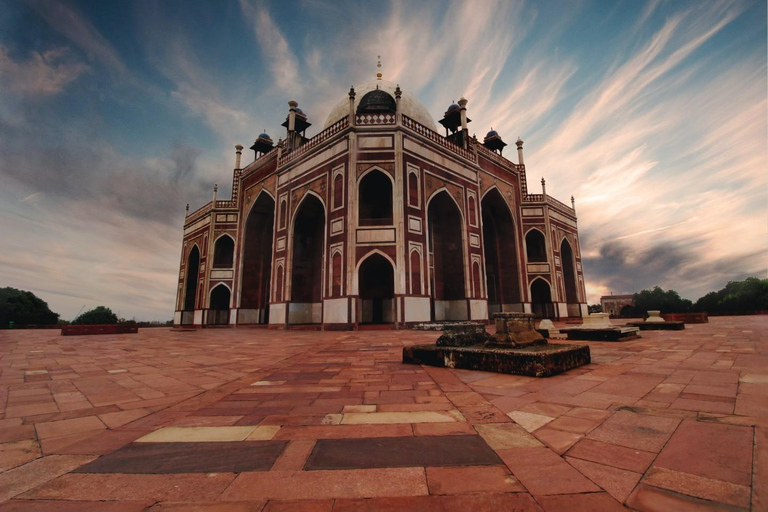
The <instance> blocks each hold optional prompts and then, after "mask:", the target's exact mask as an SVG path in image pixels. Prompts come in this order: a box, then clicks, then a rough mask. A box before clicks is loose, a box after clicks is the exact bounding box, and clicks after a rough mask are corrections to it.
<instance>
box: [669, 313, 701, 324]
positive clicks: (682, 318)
mask: <svg viewBox="0 0 768 512" xmlns="http://www.w3.org/2000/svg"><path fill="white" fill-rule="evenodd" d="M661 318H663V319H664V320H666V321H668V322H684V323H686V324H707V323H709V317H708V316H707V314H706V313H664V314H663V315H661Z"/></svg>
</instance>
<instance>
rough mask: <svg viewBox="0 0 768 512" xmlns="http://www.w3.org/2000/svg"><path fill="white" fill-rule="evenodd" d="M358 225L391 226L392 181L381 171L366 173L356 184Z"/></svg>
mask: <svg viewBox="0 0 768 512" xmlns="http://www.w3.org/2000/svg"><path fill="white" fill-rule="evenodd" d="M357 188H358V193H359V200H358V208H359V217H358V223H359V224H360V225H361V226H391V225H392V223H393V216H392V180H391V178H390V177H389V176H388V175H387V174H384V173H383V172H382V171H379V170H376V169H374V170H372V171H369V172H368V173H366V174H365V175H364V176H363V177H362V178H361V179H360V182H359V183H358V186H357Z"/></svg>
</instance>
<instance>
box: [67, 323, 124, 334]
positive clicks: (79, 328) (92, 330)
mask: <svg viewBox="0 0 768 512" xmlns="http://www.w3.org/2000/svg"><path fill="white" fill-rule="evenodd" d="M137 332H139V328H138V327H137V326H135V325H127V324H104V325H63V326H62V327H61V335H62V336H87V335H91V334H136V333H137Z"/></svg>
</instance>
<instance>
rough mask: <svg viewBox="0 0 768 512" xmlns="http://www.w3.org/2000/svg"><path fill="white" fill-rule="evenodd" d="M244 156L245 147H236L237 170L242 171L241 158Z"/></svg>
mask: <svg viewBox="0 0 768 512" xmlns="http://www.w3.org/2000/svg"><path fill="white" fill-rule="evenodd" d="M242 155H243V146H242V145H240V144H238V145H236V146H235V169H240V157H241V156H242Z"/></svg>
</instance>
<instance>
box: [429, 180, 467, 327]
mask: <svg viewBox="0 0 768 512" xmlns="http://www.w3.org/2000/svg"><path fill="white" fill-rule="evenodd" d="M427 217H428V222H429V263H430V265H429V266H430V268H429V277H430V283H431V290H432V320H436V321H439V320H466V319H467V318H468V315H467V303H466V300H465V299H466V290H465V285H464V283H465V277H464V247H463V246H464V242H463V240H462V230H463V226H462V222H461V212H460V211H459V208H458V206H457V205H456V203H455V202H454V201H453V199H451V196H449V195H448V192H446V191H442V192H439V193H438V194H437V195H436V196H435V197H434V198H433V199H432V200H431V201H430V203H429V209H428V212H427Z"/></svg>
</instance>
